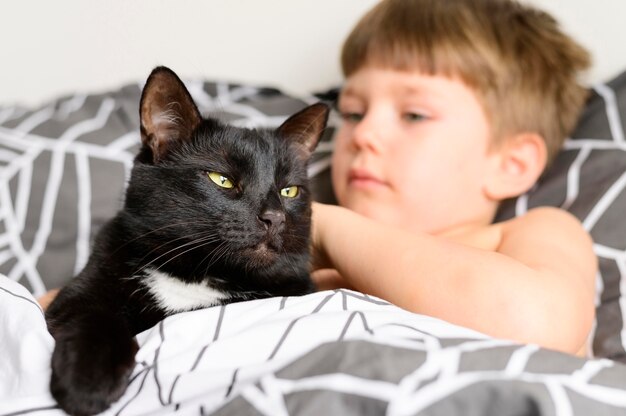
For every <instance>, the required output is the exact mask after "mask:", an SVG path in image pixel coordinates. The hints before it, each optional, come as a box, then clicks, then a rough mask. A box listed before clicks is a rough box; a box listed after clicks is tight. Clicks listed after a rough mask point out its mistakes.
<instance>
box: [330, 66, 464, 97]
mask: <svg viewBox="0 0 626 416" xmlns="http://www.w3.org/2000/svg"><path fill="white" fill-rule="evenodd" d="M459 88H461V89H468V88H469V87H468V86H467V84H466V83H465V82H463V81H462V80H461V79H460V78H458V77H450V76H444V75H430V74H425V73H423V72H421V71H404V70H402V71H400V70H394V69H379V68H368V67H366V68H363V69H361V70H359V71H357V72H355V73H354V74H352V75H350V76H349V77H348V78H347V79H346V83H345V85H344V87H343V88H342V91H341V94H342V95H343V96H346V97H350V96H356V97H358V96H361V95H363V94H366V93H368V91H375V92H383V91H381V89H383V90H384V92H387V93H391V94H394V95H397V96H408V97H410V96H423V95H428V96H431V97H433V98H445V97H446V96H448V95H450V94H451V93H453V92H454V91H455V90H458V89H459ZM473 92H474V91H472V93H473Z"/></svg>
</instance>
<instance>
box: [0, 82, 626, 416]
mask: <svg viewBox="0 0 626 416" xmlns="http://www.w3.org/2000/svg"><path fill="white" fill-rule="evenodd" d="M187 86H188V88H189V90H190V92H191V93H192V95H193V98H194V100H195V101H196V102H197V103H198V104H199V106H200V109H201V111H202V112H203V113H204V114H212V115H214V116H216V117H219V118H221V119H223V120H226V121H229V122H231V123H235V124H238V125H244V126H266V127H276V126H278V125H280V123H282V121H284V119H285V118H286V117H287V116H288V115H289V114H292V113H293V112H295V111H297V110H299V109H301V108H303V107H304V106H306V105H307V104H310V103H312V102H314V101H316V100H317V98H316V97H293V96H290V95H288V94H285V93H283V92H281V91H278V90H275V89H272V88H263V87H256V86H249V85H234V84H226V83H214V82H206V81H198V80H196V81H193V80H192V81H188V82H187ZM140 89H141V85H139V84H133V85H128V86H125V87H122V88H120V89H117V90H115V91H107V92H103V93H100V94H76V95H73V96H67V97H61V98H59V99H56V100H54V101H51V102H50V103H47V104H45V105H43V106H42V107H40V108H37V109H23V108H20V107H17V106H4V107H1V106H0V274H3V275H2V276H0V331H1V332H0V370H1V371H0V416H6V415H17V414H33V415H35V414H36V415H39V414H44V415H45V414H50V415H54V414H59V413H60V411H59V410H58V409H55V406H54V401H53V400H52V398H51V396H50V395H49V393H48V391H47V382H48V378H49V370H48V366H47V365H48V361H49V357H50V353H51V351H52V346H53V340H52V338H51V337H50V336H49V334H48V333H47V331H46V329H45V322H44V320H43V315H42V313H41V310H40V309H39V307H38V305H37V304H36V303H35V302H34V300H33V295H35V296H37V295H40V294H42V293H44V292H45V291H46V290H48V289H50V288H54V287H59V286H61V285H63V284H64V283H65V282H67V281H68V280H69V279H70V278H71V276H73V275H74V274H75V272H76V271H77V270H79V269H80V268H81V267H82V265H83V264H84V263H85V261H86V259H87V256H88V253H89V247H90V242H91V241H92V238H93V236H94V235H95V233H96V232H97V230H98V229H99V227H100V226H101V225H102V224H103V223H104V222H105V221H106V220H108V219H109V218H110V217H111V216H112V215H113V214H114V213H115V211H116V210H117V209H118V207H119V206H120V203H121V197H122V195H123V190H124V186H125V179H126V178H127V177H128V173H129V169H130V165H131V163H132V159H133V156H134V153H135V150H136V149H137V145H138V143H139V134H138V103H139V94H140ZM334 95H335V94H334V93H330V94H326V95H325V96H324V97H323V98H325V99H328V100H332V98H333V96H334ZM625 115H626V73H625V74H622V75H620V76H618V77H617V78H615V79H613V80H611V81H610V82H607V83H606V84H599V85H596V86H595V87H594V90H593V93H592V96H591V97H590V99H589V102H588V104H587V107H586V109H585V112H584V114H583V115H582V117H581V120H580V123H579V126H578V127H577V129H576V131H575V132H574V134H573V135H572V138H571V139H570V140H568V141H567V143H566V144H565V147H564V149H563V151H562V152H561V154H560V155H559V157H558V159H557V160H556V161H555V163H554V164H553V166H552V167H551V169H550V170H549V171H547V172H546V174H545V175H544V176H543V178H542V179H541V181H540V182H539V183H538V185H537V186H536V187H535V188H534V189H533V190H531V192H529V193H528V194H527V195H524V196H522V197H520V198H518V199H515V200H512V201H507V202H506V203H505V204H503V206H502V209H501V211H500V213H499V217H498V220H502V219H506V218H509V217H511V216H513V215H517V214H519V213H522V212H524V211H525V210H527V209H530V208H532V207H534V206H539V205H552V206H561V207H563V208H565V209H568V210H569V211H570V212H572V213H573V214H574V215H576V216H577V217H578V218H579V219H581V221H583V224H584V225H585V226H586V227H587V229H588V230H589V231H590V233H591V234H592V236H593V238H594V242H595V249H596V254H598V256H599V259H600V271H599V274H598V279H597V282H598V298H597V319H596V325H595V329H594V332H593V334H592V336H591V337H590V341H589V342H590V347H592V348H590V351H591V353H590V357H589V358H588V359H581V358H575V357H571V356H568V355H565V354H559V353H555V352H551V351H548V350H544V349H540V348H537V347H536V346H532V345H515V344H512V343H510V342H506V341H501V340H496V339H491V338H488V337H485V336H484V335H481V334H478V333H476V332H473V331H470V330H467V329H464V328H460V327H456V326H453V325H450V324H448V323H446V322H443V321H439V320H436V319H432V318H428V317H424V316H420V315H415V314H411V313H408V312H405V311H403V310H401V309H399V308H396V307H395V306H393V305H390V304H388V303H386V302H383V301H381V300H379V299H376V298H373V297H368V296H365V295H362V294H359V293H357V292H351V291H347V290H341V291H330V292H320V293H315V294H312V295H309V296H304V297H298V298H295V297H293V298H272V299H265V300H257V301H251V302H243V303H238V304H232V305H228V306H224V307H216V308H209V309H205V310H200V311H195V312H190V313H185V314H179V315H176V316H172V317H170V318H168V319H166V320H165V321H163V322H162V323H160V324H159V325H157V326H156V327H154V328H152V329H151V330H149V331H146V332H144V333H142V334H140V335H139V337H138V339H139V341H140V344H141V348H140V351H139V354H138V365H137V368H136V370H135V374H134V377H133V381H132V383H131V385H130V386H129V389H128V391H127V392H126V394H125V396H124V397H123V398H122V399H121V400H120V401H119V402H118V403H117V404H116V405H115V407H114V408H113V409H111V410H110V411H109V412H108V414H124V415H125V414H128V415H131V414H169V413H173V412H176V413H180V414H237V415H242V414H243V415H245V414H266V415H281V414H298V415H300V414H315V415H318V414H341V415H344V414H345V415H350V414H381V413H385V412H388V413H389V414H424V415H455V414H463V415H467V414H469V415H471V414H476V415H491V414H493V415H508V414H511V415H513V414H515V415H520V414H539V415H591V414H594V415H595V414H607V415H626V366H624V364H622V363H626V348H625V347H626V325H625V324H624V322H625V321H624V316H626V257H625V255H626V254H625V253H626V220H625V219H624V212H626V190H625V188H626V173H625V172H626V141H625V139H624V137H625V131H624V124H623V123H622V120H625V118H624V116H625ZM335 122H336V120H335V119H333V118H332V117H331V120H330V128H329V129H328V131H327V132H326V134H325V136H324V138H323V140H322V142H321V143H320V145H319V146H318V149H317V150H316V153H315V155H314V158H313V161H312V163H311V165H310V171H309V173H310V175H311V177H312V180H313V183H312V185H313V191H314V194H315V195H316V198H317V199H318V200H320V201H323V202H331V203H332V202H333V200H334V199H333V194H332V189H331V188H330V181H329V166H330V154H331V151H332V134H333V126H334V125H335V124H334V123H335ZM593 357H595V358H593Z"/></svg>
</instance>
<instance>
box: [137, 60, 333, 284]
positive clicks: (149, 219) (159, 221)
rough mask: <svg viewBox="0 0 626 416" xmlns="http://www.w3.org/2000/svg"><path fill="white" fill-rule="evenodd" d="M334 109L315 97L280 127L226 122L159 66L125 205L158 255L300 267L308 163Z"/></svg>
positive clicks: (210, 265) (147, 91)
mask: <svg viewBox="0 0 626 416" xmlns="http://www.w3.org/2000/svg"><path fill="white" fill-rule="evenodd" d="M328 112H329V110H328V107H327V106H326V105H324V104H314V105H312V106H309V107H307V108H305V109H304V110H302V111H300V112H298V113H297V114H295V115H293V116H291V117H290V118H288V119H287V120H286V121H285V122H284V123H283V124H282V125H281V126H280V127H278V128H277V129H276V130H266V129H258V130H256V129H245V128H239V127H234V126H229V125H225V124H222V123H220V122H218V121H217V120H214V119H211V118H208V119H207V118H203V117H202V116H201V114H200V112H199V111H198V108H197V107H196V105H195V104H194V102H193V100H192V98H191V95H190V94H189V92H188V91H187V89H186V88H185V86H184V84H183V83H182V82H181V81H180V79H179V78H178V77H177V76H176V75H175V74H174V73H173V72H172V71H171V70H169V69H167V68H164V67H159V68H156V69H155V70H154V71H153V72H152V74H151V75H150V77H149V78H148V81H147V83H146V85H145V87H144V90H143V93H142V97H141V104H140V119H141V138H142V148H141V150H140V152H139V154H138V156H137V158H136V161H135V166H134V168H133V173H132V175H131V180H130V183H129V187H128V191H127V196H126V206H125V211H126V212H127V213H128V214H129V215H130V216H131V217H132V218H135V220H136V221H138V222H139V223H140V224H138V225H139V226H140V228H142V230H143V232H144V233H150V236H149V237H148V236H147V237H146V241H150V244H152V245H156V246H158V247H155V251H154V254H153V255H151V256H149V258H150V261H154V262H155V265H158V266H159V267H164V269H168V267H167V266H166V265H162V263H165V262H167V263H169V264H172V265H174V264H175V265H176V267H184V266H188V269H189V271H190V272H191V271H192V270H193V273H199V274H201V273H203V272H204V271H211V270H221V269H223V270H229V268H230V269H235V270H243V271H246V272H248V271H251V270H252V271H254V270H257V271H258V270H262V271H264V273H265V272H266V273H267V274H268V276H269V275H271V274H272V273H276V272H277V271H278V270H279V269H281V268H282V269H285V268H287V269H289V268H293V269H296V270H293V271H294V272H295V273H301V272H302V270H301V269H302V267H308V250H309V247H308V245H309V232H310V194H309V189H308V180H307V162H308V159H309V157H310V155H311V152H312V151H313V150H314V148H315V146H316V145H317V142H318V140H319V139H320V136H321V135H322V132H323V130H324V128H325V126H326V121H327V118H328ZM158 256H162V257H161V258H160V259H157V258H156V257H158Z"/></svg>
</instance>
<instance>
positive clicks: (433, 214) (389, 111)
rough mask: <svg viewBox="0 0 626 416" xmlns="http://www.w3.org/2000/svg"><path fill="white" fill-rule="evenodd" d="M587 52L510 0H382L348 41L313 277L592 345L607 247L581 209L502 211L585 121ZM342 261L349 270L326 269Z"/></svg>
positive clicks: (422, 307) (527, 337)
mask: <svg viewBox="0 0 626 416" xmlns="http://www.w3.org/2000/svg"><path fill="white" fill-rule="evenodd" d="M589 61H590V59H589V55H588V53H587V52H586V51H585V50H584V49H583V48H581V47H580V46H579V45H578V44H576V43H575V42H574V41H573V40H572V39H570V38H568V37H567V36H566V35H565V34H563V33H562V32H561V31H560V29H559V28H558V25H557V23H556V22H555V21H554V20H553V19H552V18H551V17H550V16H548V15H547V14H545V13H543V12H540V11H538V10H536V9H533V8H531V7H528V6H525V5H521V4H519V3H517V2H514V1H508V0H383V1H382V2H381V3H379V4H378V5H377V6H376V7H374V8H373V9H372V10H371V11H370V12H369V13H368V14H366V15H365V16H364V17H363V18H362V20H361V21H360V22H359V23H358V24H357V26H356V27H355V28H354V30H353V31H352V33H351V34H350V35H349V37H348V39H347V41H346V42H345V44H344V47H343V52H342V65H343V71H344V75H345V76H346V83H345V86H344V88H343V89H342V92H341V95H340V99H339V104H338V106H339V111H340V113H341V114H342V116H343V119H344V122H343V125H342V126H341V128H340V129H339V131H338V132H337V136H336V146H335V150H334V156H333V164H332V181H333V187H334V190H335V193H336V196H337V199H338V201H339V203H340V205H341V207H334V206H328V205H322V204H315V205H314V212H313V224H314V244H315V260H316V267H317V268H318V269H319V270H318V271H316V272H315V273H314V277H315V279H316V280H317V282H318V283H319V285H320V286H321V287H322V288H330V287H334V286H339V285H341V286H349V287H353V288H355V289H357V290H360V291H363V292H365V293H370V294H373V295H376V296H379V297H381V298H384V299H386V300H388V301H390V302H392V303H394V304H397V305H399V306H401V307H403V308H405V309H408V310H411V311H414V312H418V313H422V314H427V315H431V316H435V317H438V318H442V319H445V320H447V321H449V322H452V323H455V324H459V325H463V326H466V327H469V328H473V329H476V330H478V331H481V332H484V333H486V334H489V335H493V336H495V337H500V338H507V339H512V340H515V341H520V342H530V343H537V344H540V345H542V346H544V347H548V348H552V349H556V350H561V351H565V352H569V353H578V354H580V355H582V354H584V353H585V345H586V338H587V336H588V334H589V332H590V329H591V326H592V322H593V317H594V289H595V283H594V282H595V275H596V267H597V264H596V263H597V261H596V258H595V256H594V254H593V251H592V242H591V240H590V237H589V236H588V235H587V233H586V232H585V231H584V230H583V228H582V227H581V224H580V223H579V222H578V221H577V220H576V219H575V218H573V217H572V216H570V215H569V214H568V213H566V212H564V211H561V210H558V209H555V208H537V209H533V210H531V211H529V212H528V213H527V214H526V215H523V216H520V217H518V218H515V219H512V220H510V221H507V222H503V223H498V224H492V221H493V219H494V216H495V214H496V211H497V209H498V204H499V203H500V202H501V201H502V200H504V199H506V198H511V197H514V196H518V195H521V194H523V193H524V192H526V191H527V190H529V189H530V188H531V187H532V186H533V184H534V183H535V181H536V180H537V179H538V178H539V176H540V175H541V173H542V172H543V170H544V169H545V167H546V164H548V163H549V162H550V160H552V159H553V158H554V156H555V154H556V153H557V152H558V150H559V148H560V146H561V144H562V142H563V140H564V138H565V137H566V136H567V135H568V134H569V133H570V131H571V130H572V129H573V127H574V124H575V122H576V120H577V118H578V115H579V113H580V111H581V108H582V106H583V103H584V100H585V98H586V90H585V89H584V88H583V87H581V86H580V85H579V84H578V75H579V73H580V72H581V71H582V70H584V69H586V68H587V67H588V66H589ZM325 268H332V269H336V272H334V271H329V270H324V269H325Z"/></svg>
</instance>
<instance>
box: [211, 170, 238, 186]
mask: <svg viewBox="0 0 626 416" xmlns="http://www.w3.org/2000/svg"><path fill="white" fill-rule="evenodd" d="M209 179H211V180H212V181H213V183H214V184H216V185H217V186H219V187H222V188H226V189H230V188H232V187H234V186H235V184H234V183H233V181H231V180H230V179H228V178H227V177H226V176H224V175H222V174H221V173H218V172H209Z"/></svg>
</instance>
